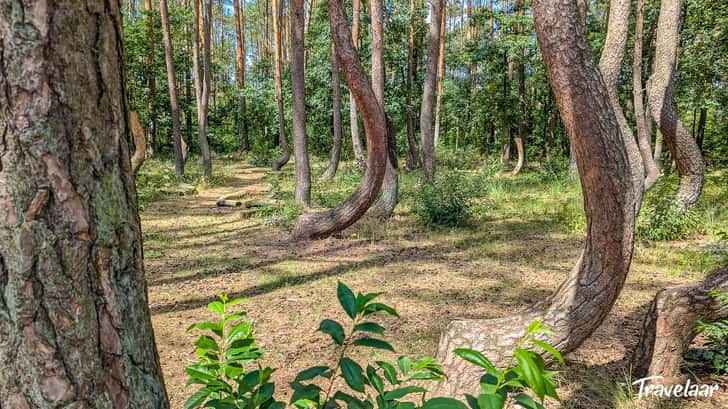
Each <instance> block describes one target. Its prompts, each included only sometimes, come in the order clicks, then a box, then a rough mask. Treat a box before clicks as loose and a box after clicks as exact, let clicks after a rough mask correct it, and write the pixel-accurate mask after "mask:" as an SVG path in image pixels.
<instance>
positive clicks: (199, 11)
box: [192, 0, 212, 176]
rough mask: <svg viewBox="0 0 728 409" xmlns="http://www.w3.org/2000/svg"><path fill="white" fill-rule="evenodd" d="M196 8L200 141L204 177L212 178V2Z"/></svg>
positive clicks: (195, 65)
mask: <svg viewBox="0 0 728 409" xmlns="http://www.w3.org/2000/svg"><path fill="white" fill-rule="evenodd" d="M193 7H194V9H195V10H194V19H193V22H192V67H193V68H192V70H193V71H194V80H195V96H196V98H197V127H198V132H199V134H198V138H199V143H200V154H201V155H202V165H203V169H204V174H205V176H211V175H212V158H211V156H210V144H209V142H208V140H207V125H208V123H207V119H208V118H207V117H208V106H209V103H210V82H211V79H210V78H211V72H210V71H211V70H212V62H211V56H210V50H211V48H210V47H211V45H210V43H211V41H212V34H211V27H210V26H211V21H212V20H211V17H212V16H211V14H212V0H206V1H205V0H194V1H193ZM200 54H202V55H200ZM200 59H202V61H200Z"/></svg>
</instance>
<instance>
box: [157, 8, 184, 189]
mask: <svg viewBox="0 0 728 409" xmlns="http://www.w3.org/2000/svg"><path fill="white" fill-rule="evenodd" d="M159 12H160V15H161V17H162V34H163V35H164V61H165V63H166V65H167V84H168V87H169V111H170V114H171V116H172V141H173V143H174V170H175V175H176V176H177V181H180V180H182V176H184V173H185V153H184V145H186V144H185V143H184V142H183V140H182V126H181V122H180V118H179V101H178V100H177V79H176V78H175V69H174V45H173V44H172V36H171V34H170V31H169V8H168V6H167V0H159Z"/></svg>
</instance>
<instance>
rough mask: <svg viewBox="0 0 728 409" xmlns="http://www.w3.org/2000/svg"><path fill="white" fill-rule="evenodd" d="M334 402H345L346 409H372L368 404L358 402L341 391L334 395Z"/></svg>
mask: <svg viewBox="0 0 728 409" xmlns="http://www.w3.org/2000/svg"><path fill="white" fill-rule="evenodd" d="M334 400H339V401H342V402H345V403H346V407H347V409H371V407H372V405H371V404H370V403H369V402H365V401H362V400H359V399H357V398H355V397H353V396H351V395H349V394H347V393H344V392H342V391H337V392H336V393H335V394H334Z"/></svg>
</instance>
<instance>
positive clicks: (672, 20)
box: [647, 0, 705, 209]
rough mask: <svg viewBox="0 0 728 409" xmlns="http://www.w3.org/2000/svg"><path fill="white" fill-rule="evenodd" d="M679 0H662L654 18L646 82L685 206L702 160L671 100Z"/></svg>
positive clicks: (696, 193)
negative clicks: (654, 32) (652, 56)
mask: <svg viewBox="0 0 728 409" xmlns="http://www.w3.org/2000/svg"><path fill="white" fill-rule="evenodd" d="M681 4H682V2H681V0H663V1H662V2H661V5H660V17H659V19H658V22H657V35H656V38H657V41H656V45H655V60H654V62H653V66H652V76H651V77H650V80H649V81H648V83H647V95H648V97H649V98H648V99H649V107H650V114H651V116H652V118H653V119H654V120H655V122H657V127H658V128H659V129H660V133H661V134H662V137H663V138H664V140H665V142H666V143H667V146H668V148H669V149H670V155H671V156H672V158H673V160H674V161H675V165H676V167H677V171H678V173H679V174H680V179H681V180H680V186H679V188H678V190H677V193H676V195H675V204H676V205H677V206H679V207H680V208H683V209H687V208H689V207H691V206H693V205H694V204H695V203H696V202H697V201H698V199H699V198H700V192H701V191H702V190H703V178H704V173H705V164H704V163H703V156H702V155H701V154H700V149H699V148H698V145H697V144H696V143H695V140H694V139H693V138H692V137H691V136H690V132H688V130H687V129H686V128H685V125H683V123H682V121H681V120H680V117H679V116H678V113H677V110H676V108H675V102H674V101H673V94H672V91H673V81H674V75H673V74H674V71H675V60H676V57H677V44H678V24H679V22H680V10H681Z"/></svg>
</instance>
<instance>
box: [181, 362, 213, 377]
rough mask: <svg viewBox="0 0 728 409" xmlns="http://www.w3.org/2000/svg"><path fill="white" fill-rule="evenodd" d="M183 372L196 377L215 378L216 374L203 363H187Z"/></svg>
mask: <svg viewBox="0 0 728 409" xmlns="http://www.w3.org/2000/svg"><path fill="white" fill-rule="evenodd" d="M185 372H186V373H187V375H189V376H190V377H191V378H196V379H208V380H209V379H215V377H216V376H217V374H216V373H215V372H213V371H212V370H211V369H210V368H208V367H206V366H205V365H199V364H194V365H189V366H187V367H186V368H185Z"/></svg>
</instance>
